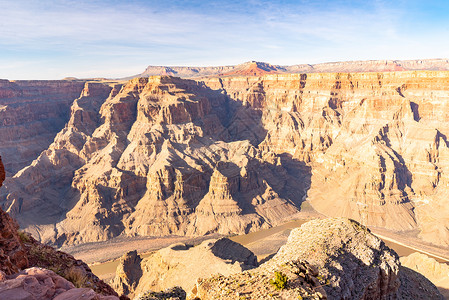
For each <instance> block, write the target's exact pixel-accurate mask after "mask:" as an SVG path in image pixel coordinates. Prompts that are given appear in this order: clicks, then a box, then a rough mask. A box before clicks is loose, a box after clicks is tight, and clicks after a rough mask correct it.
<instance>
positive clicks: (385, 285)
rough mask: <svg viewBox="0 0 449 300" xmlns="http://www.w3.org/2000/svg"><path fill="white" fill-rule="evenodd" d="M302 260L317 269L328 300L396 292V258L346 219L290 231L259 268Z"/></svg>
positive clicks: (333, 219)
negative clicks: (284, 243) (286, 239)
mask: <svg viewBox="0 0 449 300" xmlns="http://www.w3.org/2000/svg"><path fill="white" fill-rule="evenodd" d="M298 259H303V260H307V262H308V263H310V264H312V265H314V266H316V267H317V268H318V269H319V272H320V275H321V276H323V278H324V279H325V280H326V281H329V284H326V285H324V286H323V288H324V289H325V291H326V293H327V294H328V297H329V298H331V299H382V298H385V297H387V296H389V295H393V294H395V293H396V292H397V291H398V288H399V285H400V281H399V276H398V272H399V265H400V263H399V257H398V255H397V254H396V253H395V252H394V251H393V250H391V249H389V248H388V247H387V246H386V245H385V244H384V243H383V242H382V241H381V240H380V239H379V238H377V237H376V236H374V235H373V234H371V233H370V232H369V230H368V229H367V228H366V227H364V226H361V225H360V224H359V223H357V222H355V221H352V220H349V219H346V218H329V219H325V220H313V221H310V222H307V223H305V224H303V225H302V226H301V227H299V228H296V229H293V230H292V232H291V233H290V236H289V238H288V241H287V244H286V245H284V246H283V247H281V249H280V250H279V251H278V253H277V254H276V255H275V256H274V257H273V258H272V259H271V260H270V261H268V262H267V263H265V264H264V265H263V266H262V268H264V269H274V268H276V267H278V266H280V265H282V264H285V263H288V262H290V261H294V260H298Z"/></svg>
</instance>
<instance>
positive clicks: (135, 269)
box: [113, 238, 258, 297]
mask: <svg viewBox="0 0 449 300" xmlns="http://www.w3.org/2000/svg"><path fill="white" fill-rule="evenodd" d="M139 260H140V257H139V256H138V255H136V254H135V253H134V252H131V254H128V255H126V256H124V258H122V260H121V262H120V265H119V266H118V267H117V272H116V277H115V278H114V280H113V287H118V288H119V290H117V291H119V292H120V291H121V290H123V292H124V294H127V295H133V294H134V295H140V296H142V297H143V296H144V295H145V293H146V292H147V291H160V290H166V289H169V288H172V287H175V286H178V287H181V288H182V289H184V290H185V291H189V290H191V289H192V288H193V287H194V285H195V282H196V280H197V279H198V278H201V277H208V276H210V275H213V274H217V273H220V274H223V275H231V274H234V273H239V272H242V271H244V270H247V269H251V268H255V267H257V265H258V264H257V258H256V256H255V255H254V254H253V253H252V252H251V251H249V250H248V249H246V248H245V247H243V246H241V245H240V244H237V243H235V242H233V241H231V240H229V239H226V238H222V239H218V240H207V241H204V242H202V243H201V244H200V245H197V246H194V247H193V246H189V245H186V244H182V243H180V244H174V245H172V246H170V247H168V248H164V249H161V250H159V251H157V252H155V253H153V254H151V255H150V256H149V257H147V258H145V259H143V260H142V262H141V263H140V264H138V263H137V262H138V261H139ZM138 274H140V276H137V275H138Z"/></svg>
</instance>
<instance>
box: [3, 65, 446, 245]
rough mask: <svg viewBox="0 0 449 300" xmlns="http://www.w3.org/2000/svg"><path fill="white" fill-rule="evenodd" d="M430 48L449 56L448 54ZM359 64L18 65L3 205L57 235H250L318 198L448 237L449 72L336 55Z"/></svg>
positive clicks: (63, 238) (60, 240)
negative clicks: (90, 73) (199, 68)
mask: <svg viewBox="0 0 449 300" xmlns="http://www.w3.org/2000/svg"><path fill="white" fill-rule="evenodd" d="M425 63H426V64H427V65H426V66H427V68H428V69H437V70H439V69H443V70H444V68H443V66H444V65H445V63H447V61H445V60H433V61H423V62H421V67H422V65H423V64H425ZM398 64H400V65H401V66H403V69H407V68H410V69H413V68H418V67H419V66H420V62H419V61H414V62H412V61H409V62H400V63H399V62H397V61H395V62H394V65H398ZM361 65H362V66H363V68H362V67H360V68H361V69H357V71H353V72H343V73H310V72H309V73H298V74H287V73H279V71H277V70H275V69H278V68H277V67H273V66H271V65H269V64H261V63H249V64H246V65H245V67H240V69H238V70H235V68H234V69H226V70H225V69H220V70H218V72H221V73H222V74H223V76H212V75H213V74H212V75H209V74H208V75H207V77H201V78H200V77H198V78H195V79H181V78H177V77H170V76H165V75H163V76H149V77H145V78H141V77H139V78H134V79H131V80H129V81H127V82H113V81H108V82H103V81H94V80H84V81H83V80H68V81H67V80H66V81H55V82H21V81H16V82H12V81H6V80H4V81H2V85H1V87H0V98H1V99H0V100H1V103H2V105H3V107H4V109H3V111H5V115H4V120H7V121H4V124H3V126H2V127H0V137H1V138H2V139H3V140H5V141H11V143H10V144H9V146H8V144H7V145H2V147H4V148H2V149H0V150H1V151H3V152H2V156H3V157H4V160H5V161H7V162H8V163H6V170H7V179H6V180H5V182H4V188H3V190H2V191H1V195H0V196H1V205H2V208H3V209H5V210H6V211H7V212H8V213H10V214H11V215H12V216H14V217H15V218H17V220H18V222H19V224H20V225H21V227H22V228H23V229H25V230H26V231H28V232H30V233H32V234H33V236H35V237H36V238H37V239H38V240H40V241H42V242H44V243H50V244H53V245H57V246H62V245H76V244H81V243H86V242H94V241H106V240H109V239H111V238H114V237H117V236H129V237H133V236H167V235H179V236H196V235H205V234H210V233H218V234H222V235H228V234H241V233H247V232H250V231H256V230H259V229H263V228H268V227H271V226H274V225H277V224H281V223H283V222H285V221H287V220H291V219H293V218H295V216H297V214H298V213H300V212H301V211H302V208H304V207H306V206H310V205H311V206H312V207H313V209H315V210H316V211H317V212H318V213H321V214H322V215H326V216H344V217H348V218H351V219H354V220H358V221H359V222H361V223H362V224H363V225H367V226H371V227H374V228H376V227H378V228H387V229H390V230H394V231H398V232H403V233H404V234H410V235H413V236H417V237H418V238H420V239H421V240H422V241H423V242H424V243H428V244H434V245H436V246H440V247H443V248H446V247H447V246H449V229H448V228H449V219H448V217H447V216H448V215H449V214H448V208H447V203H446V202H447V200H446V199H447V193H448V191H449V189H448V179H449V177H448V176H447V174H448V172H449V170H448V168H449V165H448V163H447V161H448V155H449V152H448V145H449V144H448V141H447V135H448V133H449V123H448V121H447V120H449V118H448V107H447V106H448V103H449V102H448V100H449V85H448V83H449V72H446V71H395V72H383V71H384V70H385V69H380V70H381V71H382V72H366V70H371V69H369V68H374V66H385V65H387V66H389V62H386V63H385V61H384V62H383V63H382V62H379V61H378V62H375V61H374V62H351V63H349V64H346V66H345V65H344V64H337V63H335V64H334V65H333V67H335V68H340V67H341V68H342V69H344V68H346V69H349V70H353V69H351V68H355V67H353V66H361ZM368 66H371V67H368ZM429 66H430V67H429ZM328 67H329V68H330V65H328ZM406 67H407V68H406ZM245 68H246V69H245ZM314 69H315V70H321V69H320V68H319V67H318V66H317V65H315V66H314ZM323 69H325V68H324V67H323ZM147 70H148V69H147ZM300 70H302V69H300V68H298V72H300ZM337 70H340V69H337ZM360 70H361V71H365V72H361V71H360ZM394 70H396V69H394ZM401 70H402V69H401ZM287 71H288V70H286V71H283V72H287ZM306 71H307V70H306ZM159 72H163V70H159ZM211 72H212V71H211ZM214 72H215V71H214ZM147 73H148V72H147ZM226 73H228V74H227V75H226ZM254 74H255V75H254ZM148 75H150V73H148ZM251 75H252V76H251ZM70 99H72V100H70ZM33 105H36V108H35V109H33V108H32V107H34V106H33ZM69 106H70V107H69ZM27 107H28V108H27ZM13 109H15V110H14V113H10V112H12V111H13ZM22 109H23V111H25V110H26V109H28V110H30V111H32V113H30V114H24V113H22ZM3 111H2V112H3ZM6 113H8V114H6ZM7 116H9V117H7ZM8 118H9V119H8ZM22 118H25V119H26V121H27V122H29V123H30V124H33V125H32V126H29V125H23V122H24V121H23V120H22ZM5 122H6V123H5ZM49 123H51V124H52V126H48V125H47V124H49ZM34 141H39V142H38V143H36V145H34V146H33V147H34V148H32V150H27V151H29V152H24V149H27V145H30V144H34ZM10 145H15V146H14V147H12V146H10ZM3 149H4V150H3Z"/></svg>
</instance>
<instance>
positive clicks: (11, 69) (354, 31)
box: [0, 0, 449, 79]
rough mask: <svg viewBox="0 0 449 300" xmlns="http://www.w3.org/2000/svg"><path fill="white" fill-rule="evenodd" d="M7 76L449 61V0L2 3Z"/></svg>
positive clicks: (0, 34) (0, 28)
mask: <svg viewBox="0 0 449 300" xmlns="http://www.w3.org/2000/svg"><path fill="white" fill-rule="evenodd" d="M0 7H1V10H0V78H7V79H61V78H63V77H66V76H75V77H79V78H86V77H124V76H129V75H133V74H137V73H140V72H142V71H143V70H144V69H145V67H146V66H147V65H169V66H173V65H193V66H209V65H233V64H239V63H242V62H245V61H249V60H258V61H265V62H269V63H272V64H281V65H292V64H301V63H320V62H329V61H346V60H370V59H415V58H449V1H432V0H429V1H415V0H407V1H406V0H398V1H382V0H378V1H350V0H348V1H344V0H341V1H320V0H316V1H301V0H298V1H282V0H281V1H254V0H247V1H245V0H241V1H233V0H229V1H226V0H222V1H215V0H212V1H182V0H178V1H160V0H159V1H151V0H149V1H144V0H128V1H106V0H91V1H85V0H76V1H75V0H60V1H49V0H40V1H37V0H34V1H33V0H25V1H22V0H13V1H11V0H0Z"/></svg>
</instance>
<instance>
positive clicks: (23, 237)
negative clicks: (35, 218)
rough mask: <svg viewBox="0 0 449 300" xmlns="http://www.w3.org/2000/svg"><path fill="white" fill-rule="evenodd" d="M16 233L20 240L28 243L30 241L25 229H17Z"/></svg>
mask: <svg viewBox="0 0 449 300" xmlns="http://www.w3.org/2000/svg"><path fill="white" fill-rule="evenodd" d="M17 234H18V235H19V238H20V240H21V241H22V243H29V242H30V241H31V238H30V236H29V234H28V233H26V232H25V231H21V230H19V231H17Z"/></svg>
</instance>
